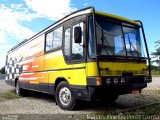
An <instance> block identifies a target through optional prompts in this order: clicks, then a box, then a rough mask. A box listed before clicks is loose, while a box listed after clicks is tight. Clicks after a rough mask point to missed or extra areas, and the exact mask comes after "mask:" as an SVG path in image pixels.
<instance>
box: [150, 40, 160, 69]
mask: <svg viewBox="0 0 160 120" xmlns="http://www.w3.org/2000/svg"><path fill="white" fill-rule="evenodd" d="M155 48H156V51H155V52H152V53H151V55H152V56H153V57H152V63H156V64H157V65H158V67H159V68H160V40H157V41H155Z"/></svg>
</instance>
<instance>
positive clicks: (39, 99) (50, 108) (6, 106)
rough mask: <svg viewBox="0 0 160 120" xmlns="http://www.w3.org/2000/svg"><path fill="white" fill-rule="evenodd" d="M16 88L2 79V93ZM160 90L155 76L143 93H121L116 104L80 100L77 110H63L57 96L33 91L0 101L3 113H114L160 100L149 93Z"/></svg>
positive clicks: (0, 87) (159, 80) (158, 80)
mask: <svg viewBox="0 0 160 120" xmlns="http://www.w3.org/2000/svg"><path fill="white" fill-rule="evenodd" d="M13 89H14V88H12V87H10V86H9V85H6V84H5V82H4V81H0V94H3V93H5V92H6V91H10V90H13ZM153 89H154V90H155V89H156V90H157V89H158V90H160V78H158V77H154V78H153V82H152V83H150V84H148V87H147V88H145V89H144V92H143V91H142V94H136V95H121V96H120V97H119V98H118V99H117V101H116V102H115V104H113V105H107V106H106V105H104V104H102V103H100V102H80V103H79V104H78V108H77V110H75V111H64V110H61V109H60V108H59V107H58V106H57V105H56V104H55V98H54V97H53V96H50V95H46V94H39V93H35V92H32V93H30V94H29V95H28V96H27V97H20V98H17V99H12V100H5V101H0V113H1V114H94V113H101V114H102V113H114V112H115V111H121V110H123V109H126V108H131V107H136V106H140V105H145V104H149V103H153V102H156V101H159V100H160V95H154V94H148V91H150V90H153Z"/></svg>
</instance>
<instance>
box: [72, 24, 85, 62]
mask: <svg viewBox="0 0 160 120" xmlns="http://www.w3.org/2000/svg"><path fill="white" fill-rule="evenodd" d="M77 26H80V27H81V30H82V31H81V32H82V36H81V37H82V38H81V39H82V42H81V43H75V42H74V28H75V27H77ZM83 26H84V25H83V22H81V23H78V24H76V25H74V26H73V33H72V60H73V61H76V60H81V59H83V38H84V32H83V31H84V27H83Z"/></svg>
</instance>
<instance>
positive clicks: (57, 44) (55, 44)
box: [53, 27, 62, 50]
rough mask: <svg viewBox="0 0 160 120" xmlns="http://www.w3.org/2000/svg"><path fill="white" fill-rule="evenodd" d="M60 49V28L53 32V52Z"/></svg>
mask: <svg viewBox="0 0 160 120" xmlns="http://www.w3.org/2000/svg"><path fill="white" fill-rule="evenodd" d="M61 47H62V27H59V28H57V29H55V30H54V32H53V50H56V49H59V48H61Z"/></svg>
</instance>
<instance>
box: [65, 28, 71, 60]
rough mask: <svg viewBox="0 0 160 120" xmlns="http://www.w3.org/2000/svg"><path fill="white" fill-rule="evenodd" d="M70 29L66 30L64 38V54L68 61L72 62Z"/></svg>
mask: <svg viewBox="0 0 160 120" xmlns="http://www.w3.org/2000/svg"><path fill="white" fill-rule="evenodd" d="M70 37H71V36H70V28H68V29H66V30H65V38H64V54H65V58H66V61H70Z"/></svg>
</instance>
